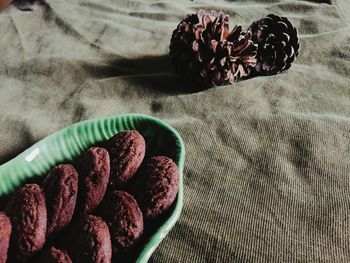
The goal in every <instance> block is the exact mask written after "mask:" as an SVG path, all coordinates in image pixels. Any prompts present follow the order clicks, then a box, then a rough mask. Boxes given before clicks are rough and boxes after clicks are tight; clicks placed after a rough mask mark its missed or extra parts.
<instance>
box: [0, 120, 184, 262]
mask: <svg viewBox="0 0 350 263" xmlns="http://www.w3.org/2000/svg"><path fill="white" fill-rule="evenodd" d="M124 130H137V131H139V132H140V133H141V134H142V135H143V136H144V137H145V140H146V147H147V150H146V158H147V156H154V155H166V156H169V157H171V158H172V159H173V160H174V161H175V162H176V163H177V165H178V166H179V172H180V187H179V192H178V195H177V198H176V200H175V203H174V204H173V206H172V209H171V210H170V212H169V213H168V214H167V215H166V218H165V219H164V220H163V221H162V222H161V224H160V225H159V227H158V228H157V230H156V231H154V232H153V233H152V234H151V236H150V237H149V238H148V239H147V241H146V243H145V244H144V245H143V247H142V248H141V251H140V254H139V255H138V256H137V260H136V262H138V263H141V262H147V261H148V259H149V258H150V256H151V255H152V253H153V252H154V250H155V249H156V248H157V246H158V245H159V244H160V242H161V241H162V239H163V238H164V237H165V236H166V235H167V233H168V232H169V231H170V229H171V228H172V227H173V226H174V224H175V222H176V221H177V220H178V218H179V217H180V214H181V210H182V206H183V166H184V160H185V148H184V144H183V141H182V139H181V137H180V135H179V134H178V133H177V131H176V130H175V129H174V128H172V127H171V126H170V125H168V124H166V123H165V122H163V121H161V120H159V119H156V118H154V117H151V116H147V115H142V114H125V115H116V116H112V117H106V118H99V119H93V120H88V121H83V122H80V123H76V124H73V125H71V126H69V127H66V128H64V129H62V130H60V131H58V132H55V133H53V134H51V135H49V136H48V137H46V138H44V139H42V140H41V141H39V142H37V143H36V144H34V145H33V146H32V147H30V148H29V149H27V150H26V151H24V152H23V153H21V154H20V155H18V156H17V157H15V158H14V159H12V160H11V161H9V162H7V163H5V164H3V165H1V166H0V196H2V195H6V194H9V193H11V192H12V191H14V190H15V189H16V188H17V187H18V186H20V185H21V184H22V183H24V182H25V181H27V180H31V179H33V178H34V177H38V176H43V175H45V174H46V173H47V172H48V171H49V170H50V169H52V168H53V167H54V165H56V164H58V163H62V162H65V161H68V160H73V159H74V158H76V157H77V156H79V155H80V154H81V153H82V152H83V151H84V150H86V149H87V148H88V147H89V146H91V145H94V144H97V143H98V142H101V141H105V140H107V139H109V138H110V137H112V136H113V135H115V134H116V133H118V132H120V131H124ZM30 178H31V179H30Z"/></svg>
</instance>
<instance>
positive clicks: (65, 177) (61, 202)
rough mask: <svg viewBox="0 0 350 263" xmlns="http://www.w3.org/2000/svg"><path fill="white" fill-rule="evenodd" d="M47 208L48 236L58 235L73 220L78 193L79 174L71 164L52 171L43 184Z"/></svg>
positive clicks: (58, 166) (61, 165)
mask: <svg viewBox="0 0 350 263" xmlns="http://www.w3.org/2000/svg"><path fill="white" fill-rule="evenodd" d="M43 189H44V192H45V196H46V206H47V236H51V235H52V234H55V233H57V232H58V231H59V230H61V229H62V228H63V227H64V226H66V225H67V224H68V223H69V222H70V221H71V219H72V216H73V213H74V208H75V203H76V199H77V193H78V173H77V171H76V170H75V168H74V167H73V166H72V165H70V164H60V165H57V166H56V167H55V168H53V169H52V170H51V172H50V173H49V174H48V175H47V177H46V178H45V180H44V182H43Z"/></svg>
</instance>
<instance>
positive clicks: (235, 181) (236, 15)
mask: <svg viewBox="0 0 350 263" xmlns="http://www.w3.org/2000/svg"><path fill="white" fill-rule="evenodd" d="M199 8H204V9H207V10H208V9H216V10H223V11H224V12H226V13H228V14H229V15H230V16H231V27H232V26H233V24H234V23H237V24H238V23H240V24H242V25H243V26H244V27H247V26H248V25H249V24H250V23H251V22H252V21H254V20H256V19H259V18H261V17H264V16H265V15H267V14H269V13H276V14H278V15H283V16H287V17H288V18H290V19H291V21H292V22H293V23H294V24H295V25H296V27H297V28H298V29H299V34H300V37H301V50H300V55H299V57H298V59H297V61H296V63H294V64H293V66H292V67H291V69H290V70H288V71H287V72H285V73H284V74H280V75H277V76H271V77H256V78H254V79H250V80H245V81H241V82H239V83H237V84H236V85H234V86H222V87H217V88H213V89H210V90H205V91H202V92H197V93H191V92H187V91H186V90H187V89H188V88H189V85H190V84H188V83H187V82H186V81H183V80H181V79H179V78H178V77H177V76H176V75H175V74H174V73H173V69H172V66H171V64H170V60H169V57H168V46H169V40H170V36H171V33H172V30H173V29H174V28H175V27H176V25H177V23H178V22H179V21H180V20H181V19H182V18H183V17H184V16H185V15H186V13H188V12H190V11H195V10H197V9H199ZM349 17H350V2H349V1H348V0H323V1H321V0H319V1H317V0H309V1H296V0H295V1H283V0H280V1H279V0H255V1H254V0H252V1H247V2H245V1H224V0H219V1H210V0H203V1H199V0H198V1H193V2H192V1H187V0H178V1H172V0H157V1H145V0H132V1H131V0H129V1H126V0H119V1H117V0H115V1H111V0H106V1H99V0H87V1H83V0H81V1H78V0H70V1H63V0H47V1H46V2H44V3H41V4H38V3H34V4H30V3H22V4H20V9H19V8H17V7H15V6H13V5H12V6H10V8H8V9H6V10H5V11H4V12H2V13H1V14H0V80H1V81H0V123H1V125H0V134H1V136H0V145H1V148H0V161H1V162H5V161H6V160H9V159H10V158H12V157H13V156H15V155H16V154H18V153H19V152H21V151H22V150H24V149H25V148H27V147H28V146H30V145H31V144H33V143H35V142H36V141H38V140H40V139H41V138H43V137H45V136H47V135H48V134H50V133H52V132H54V131H56V130H58V129H60V128H63V127H65V126H67V125H69V124H72V123H74V122H78V121H81V120H85V119H88V118H93V117H100V116H105V115H113V114H118V113H128V112H141V113H146V114H151V115H154V116H156V117H159V118H163V119H165V120H166V121H168V122H169V123H170V124H172V125H173V126H174V127H175V128H176V129H177V130H178V131H179V132H180V133H181V135H182V136H183V138H184V141H185V144H186V148H187V158H186V165H185V171H184V175H185V199H184V200H185V203H184V209H183V213H182V216H181V219H180V221H179V222H178V223H177V225H176V226H175V228H174V229H173V230H172V231H171V233H170V234H169V235H168V236H167V237H166V238H165V240H164V241H163V242H162V244H161V245H160V247H159V248H158V249H157V250H156V252H155V253H154V255H153V257H152V259H151V260H150V261H151V262H350V179H349V178H350V81H349V76H350V48H349V47H350V19H349Z"/></svg>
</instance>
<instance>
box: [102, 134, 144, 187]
mask: <svg viewBox="0 0 350 263" xmlns="http://www.w3.org/2000/svg"><path fill="white" fill-rule="evenodd" d="M107 147H108V148H107V149H108V152H109V155H110V158H111V177H110V184H111V186H112V189H113V190H114V189H117V188H118V187H120V186H123V185H124V184H125V183H126V182H127V181H128V180H130V179H131V178H132V177H133V176H134V175H135V173H136V171H137V169H138V168H139V167H140V165H141V163H142V160H143V158H144V156H145V148H146V146H145V139H144V138H143V137H142V135H141V134H139V133H138V132H137V131H125V132H120V133H118V134H117V135H115V136H113V137H112V138H111V139H109V140H108V142H107Z"/></svg>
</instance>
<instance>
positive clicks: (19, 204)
mask: <svg viewBox="0 0 350 263" xmlns="http://www.w3.org/2000/svg"><path fill="white" fill-rule="evenodd" d="M6 212H7V214H8V215H9V216H10V218H11V222H12V234H11V241H10V250H11V251H10V253H11V254H12V256H13V258H15V259H16V260H18V261H20V262H23V261H26V260H27V259H28V258H29V257H31V256H32V255H33V254H34V253H36V252H37V251H38V250H40V249H41V248H42V247H43V246H44V243H45V236H46V223H47V218H46V205H45V195H44V192H43V191H42V189H41V188H40V186H38V185H37V184H26V185H24V186H23V187H21V188H20V189H19V190H17V192H16V193H15V195H14V196H13V197H12V198H11V199H10V201H9V203H8V205H7V209H6Z"/></svg>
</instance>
